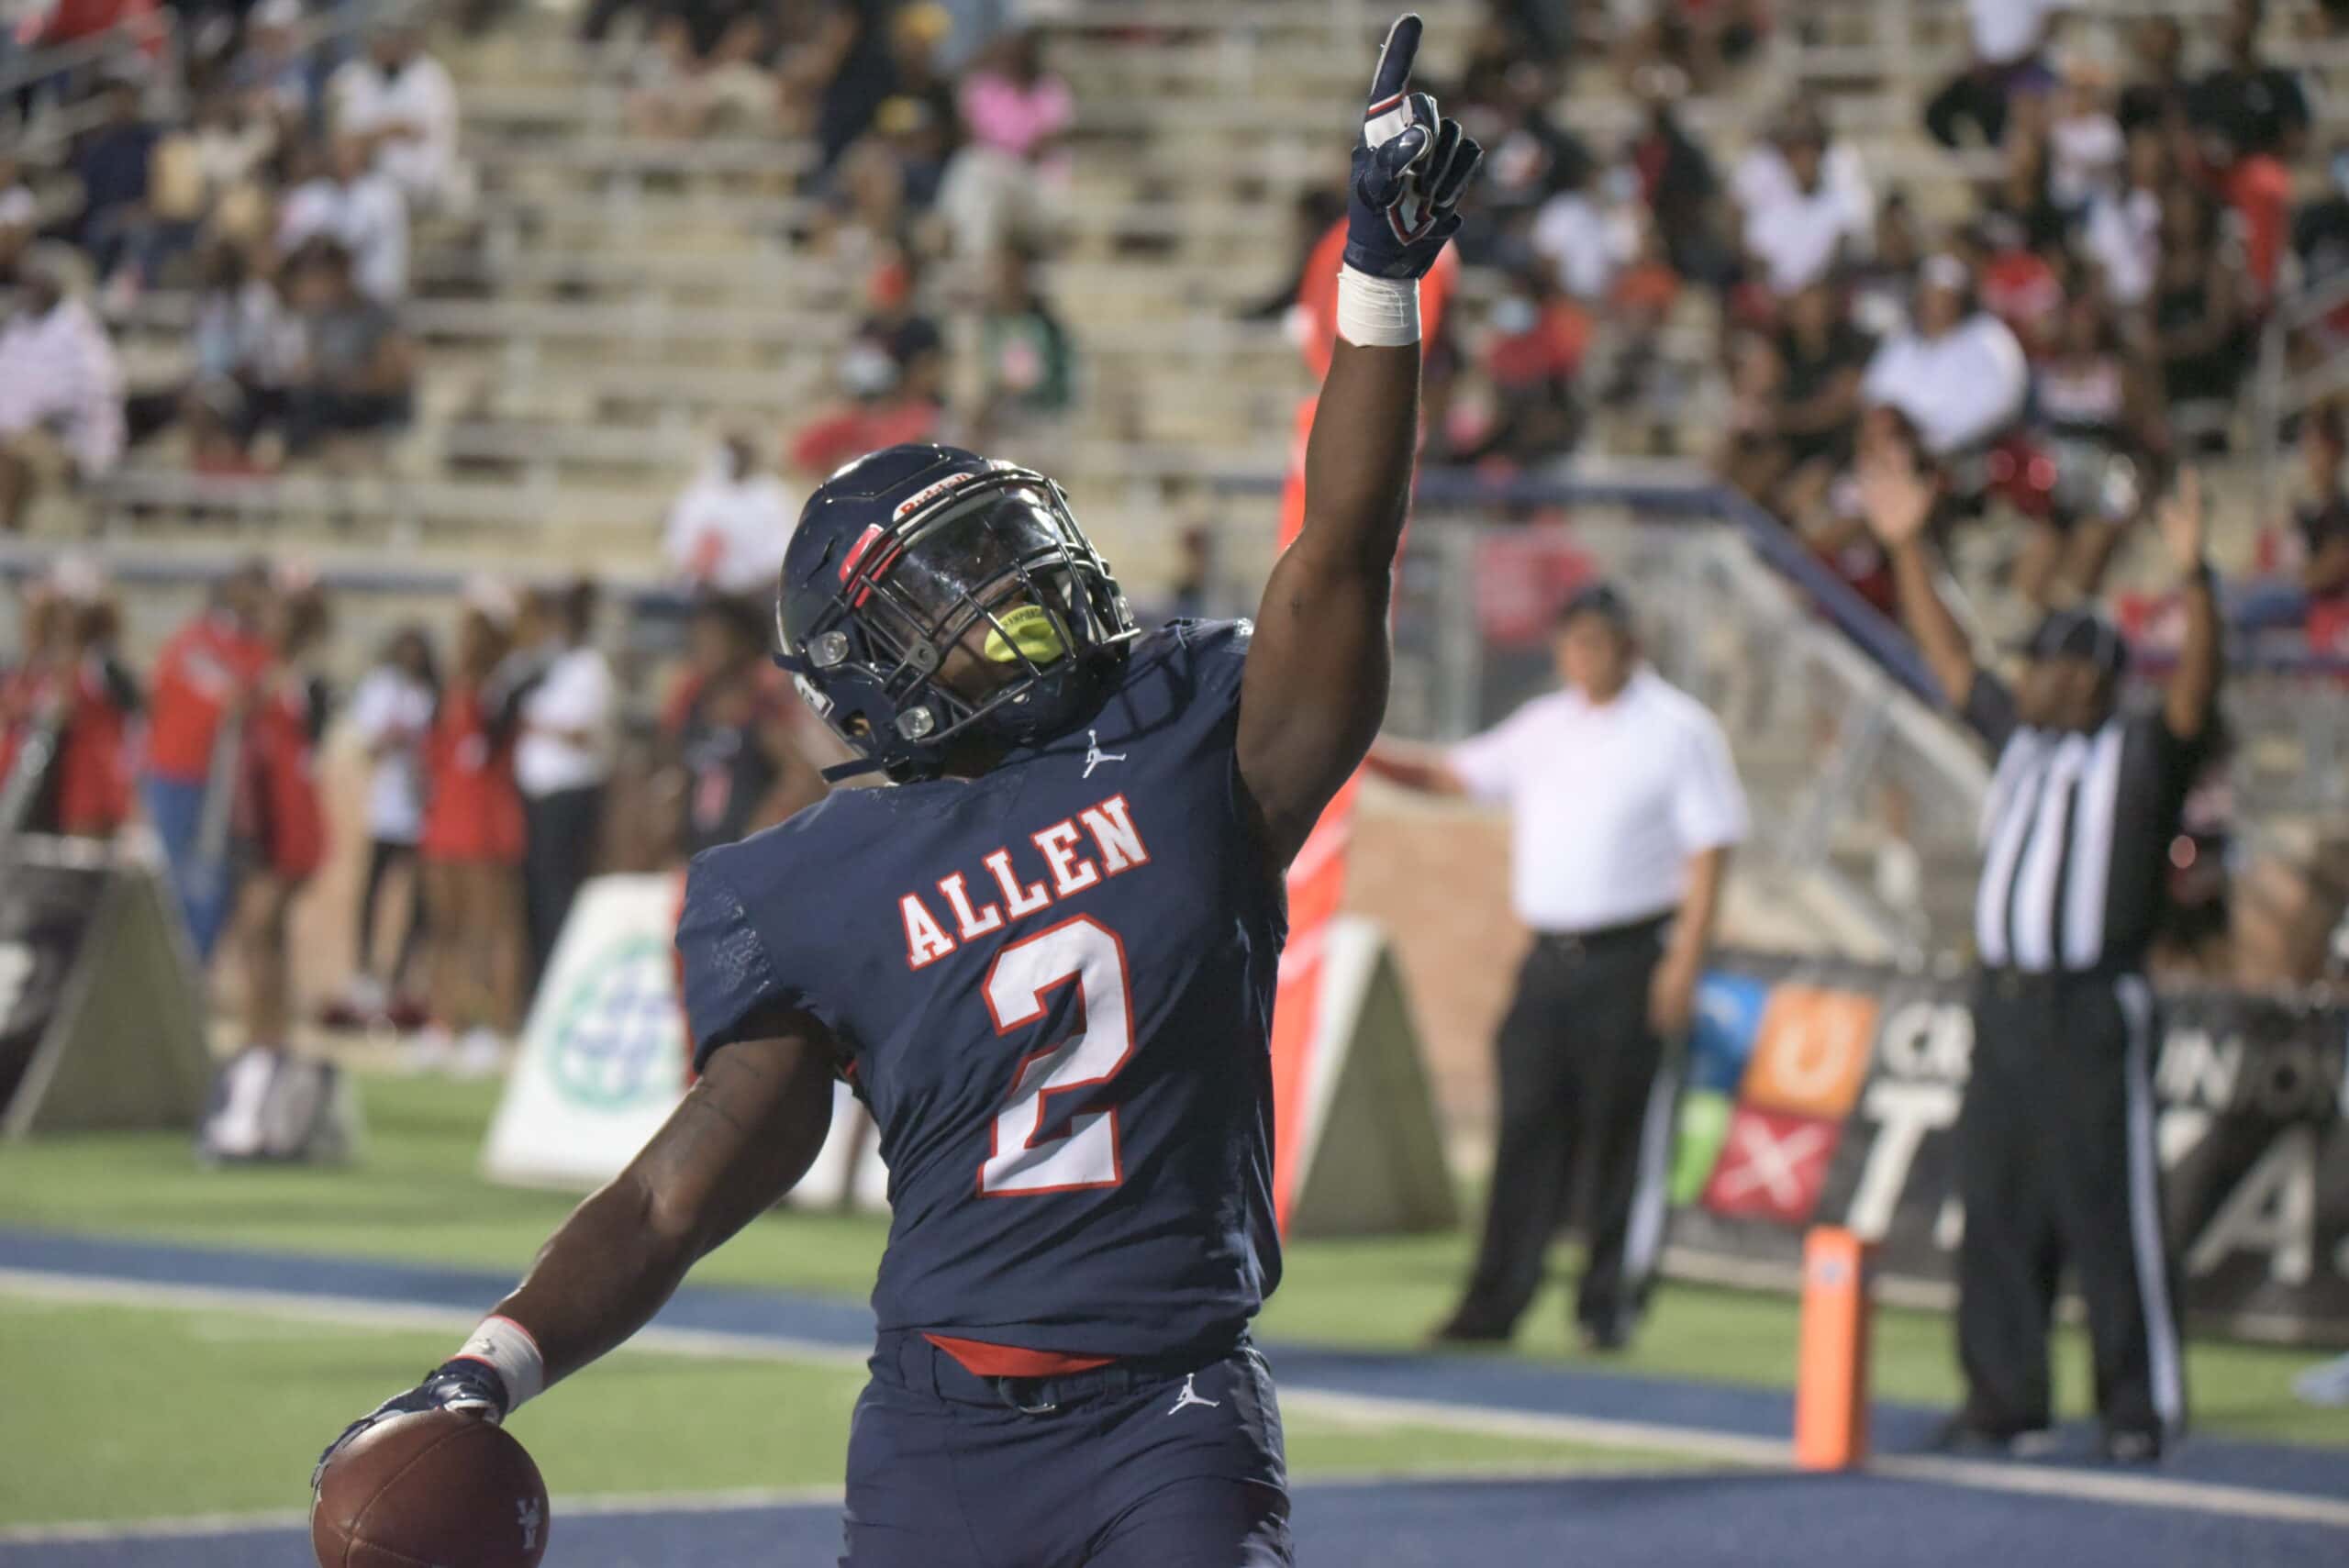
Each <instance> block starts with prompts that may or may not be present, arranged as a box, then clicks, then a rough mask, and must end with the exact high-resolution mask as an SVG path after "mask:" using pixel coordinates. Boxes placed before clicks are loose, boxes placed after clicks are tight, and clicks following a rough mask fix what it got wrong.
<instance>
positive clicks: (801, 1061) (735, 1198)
mask: <svg viewBox="0 0 2349 1568" xmlns="http://www.w3.org/2000/svg"><path fill="white" fill-rule="evenodd" d="M832 1061H833V1057H832V1055H831V1053H830V1051H829V1041H827V1040H825V1038H824V1035H823V1026H822V1025H820V1024H818V1023H817V1022H816V1020H814V1019H813V1018H807V1017H805V1016H804V1015H796V1016H794V1018H793V1019H792V1021H791V1023H790V1025H789V1026H788V1027H784V1028H781V1029H778V1032H777V1033H776V1034H775V1035H774V1037H773V1038H769V1039H763V1040H743V1041H741V1042H740V1043H739V1044H735V1045H729V1046H728V1047H727V1048H726V1049H725V1050H723V1051H719V1052H718V1054H717V1055H715V1056H713V1057H711V1058H710V1062H709V1071H708V1072H707V1073H704V1074H703V1075H702V1076H701V1078H700V1079H699V1080H698V1081H696V1083H695V1084H694V1086H693V1088H692V1090H691V1091H689V1092H688V1093H687V1094H686V1095H685V1100H684V1101H683V1103H681V1104H680V1105H679V1106H677V1108H676V1110H675V1111H674V1112H673V1113H671V1115H670V1117H669V1119H668V1121H666V1122H665V1123H663V1124H662V1128H661V1130H660V1131H659V1132H657V1133H655V1134H653V1135H652V1139H651V1141H650V1142H648V1143H646V1144H645V1146H644V1148H643V1149H642V1150H641V1151H639V1152H638V1154H637V1156H636V1158H635V1159H634V1160H632V1161H630V1162H629V1167H628V1169H627V1170H625V1171H622V1172H621V1173H619V1174H618V1176H617V1177H615V1178H613V1180H612V1181H611V1183H610V1184H608V1185H607V1186H606V1187H604V1188H603V1190H601V1191H600V1192H598V1193H596V1195H594V1196H592V1197H590V1198H588V1199H587V1201H586V1202H584V1203H583V1204H581V1205H580V1206H579V1207H577V1208H575V1209H573V1211H572V1214H571V1218H568V1219H566V1220H564V1221H563V1222H562V1228H561V1229H558V1230H557V1231H556V1232H555V1233H554V1235H553V1236H551V1238H549V1239H548V1240H547V1244H546V1246H545V1247H543V1248H542V1249H540V1252H539V1258H538V1262H536V1263H535V1264H533V1265H532V1267H531V1269H530V1273H529V1276H528V1277H527V1278H525V1279H524V1280H523V1281H522V1283H521V1284H520V1285H519V1286H518V1287H517V1288H516V1290H515V1292H514V1294H513V1295H511V1296H507V1298H506V1299H505V1300H504V1301H501V1302H499V1303H498V1304H497V1307H496V1312H495V1316H497V1317H499V1318H507V1319H508V1320H510V1321H512V1322H516V1323H519V1324H521V1325H523V1326H524V1327H525V1328H527V1329H529V1333H530V1336H531V1338H532V1339H534V1340H537V1341H538V1347H539V1353H540V1355H541V1356H542V1357H543V1358H544V1362H545V1365H544V1373H545V1381H546V1383H549V1384H551V1383H553V1382H554V1381H556V1380H557V1379H558V1378H562V1377H564V1376H567V1375H569V1374H570V1373H573V1372H576V1371H577V1370H579V1368H581V1367H583V1366H585V1365H586V1364H587V1363H588V1362H591V1361H594V1360H595V1359H596V1357H597V1356H600V1355H602V1354H603V1353H604V1352H605V1351H609V1350H611V1349H612V1348H613V1347H615V1346H617V1345H618V1344H619V1343H620V1342H621V1341H622V1340H626V1339H627V1338H628V1337H629V1335H631V1334H633V1333H635V1332H636V1331H637V1330H638V1329H640V1328H642V1327H643V1326H644V1325H645V1324H646V1323H647V1322H649V1321H651V1318H652V1315H653V1314H654V1313H655V1312H658V1311H659V1310H660V1309H661V1304H662V1302H664V1301H666V1300H668V1299H669V1296H670V1293H671V1292H672V1291H674V1290H675V1289H676V1288H677V1285H678V1284H679V1283H680V1282H681V1281H683V1280H684V1278H685V1271H687V1270H688V1269H690V1268H692V1267H693V1265H694V1264H695V1263H696V1262H700V1261H701V1259H702V1258H703V1256H704V1255H706V1254H707V1253H708V1252H710V1251H712V1250H714V1249H715V1248H717V1247H718V1245H719V1244H720V1243H721V1242H723V1241H725V1240H727V1239H728V1238H729V1237H731V1236H732V1235H733V1234H734V1233H735V1232H736V1231H738V1230H740V1229H742V1227H743V1226H745V1225H747V1224H749V1223H750V1222H751V1220H753V1219H755V1218H758V1217H759V1216H760V1215H761V1214H763V1213H764V1212H765V1211H766V1210H767V1209H769V1208H771V1207H774V1204H775V1202H776V1201H777V1200H778V1199H780V1198H781V1197H782V1196H783V1195H784V1194H785V1193H787V1192H789V1191H790V1190H791V1188H792V1186H793V1185H794V1184H796V1183H797V1181H798V1180H799V1178H800V1177H801V1176H802V1175H804V1174H806V1173H807V1167H808V1165H809V1164H810V1163H811V1162H813V1161H814V1160H815V1158H816V1151H818V1150H819V1149H821V1148H822V1147H823V1143H824V1135H825V1133H826V1132H827V1131H829V1129H830V1127H831V1121H832V1070H831V1062H832Z"/></svg>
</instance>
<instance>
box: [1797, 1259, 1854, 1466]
mask: <svg viewBox="0 0 2349 1568" xmlns="http://www.w3.org/2000/svg"><path fill="white" fill-rule="evenodd" d="M1868 1332H1869V1328H1868V1256H1867V1247H1866V1245H1865V1243H1864V1242H1862V1241H1861V1240H1860V1239H1859V1238H1858V1237H1857V1236H1855V1235H1854V1234H1853V1233H1852V1232H1851V1231H1849V1230H1845V1229H1841V1228H1839V1227H1836V1226H1831V1225H1821V1226H1816V1227H1814V1228H1813V1229H1811V1231H1810V1233H1809V1235H1808V1236H1806V1237H1805V1238H1804V1239H1803V1248H1802V1351H1801V1356H1800V1359H1799V1361H1798V1363H1797V1365H1796V1368H1795V1463H1796V1464H1797V1465H1798V1467H1800V1468H1801V1469H1804V1470H1849V1469H1852V1468H1854V1467H1855V1466H1857V1465H1860V1464H1862V1463H1865V1462H1866V1460H1867V1457H1868Z"/></svg>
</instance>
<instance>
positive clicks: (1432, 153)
mask: <svg viewBox="0 0 2349 1568" xmlns="http://www.w3.org/2000/svg"><path fill="white" fill-rule="evenodd" d="M1419 29H1420V23H1419V17H1418V16H1417V15H1415V14H1411V13H1406V14H1405V15H1403V16H1402V17H1397V19H1396V22H1395V25H1394V27H1392V28H1388V29H1387V33H1386V46H1385V47H1384V48H1382V49H1381V50H1379V51H1378V70H1377V72H1375V74H1374V75H1373V76H1372V77H1371V83H1370V106H1369V107H1368V108H1366V109H1364V111H1363V117H1362V138H1361V139H1360V140H1358V141H1356V142H1355V143H1354V168H1353V189H1352V200H1351V201H1350V202H1349V203H1348V205H1347V212H1346V253H1345V260H1346V265H1347V266H1349V267H1352V268H1353V269H1354V270H1355V271H1356V272H1366V273H1368V274H1369V275H1370V276H1372V277H1374V278H1423V277H1425V276H1427V273H1428V269H1429V268H1430V267H1432V266H1434V265H1435V259H1436V258H1437V257H1438V256H1440V255H1442V253H1443V245H1444V241H1445V240H1447V239H1451V238H1452V236H1453V231H1454V230H1456V229H1457V228H1459V227H1460V213H1459V210H1458V209H1459V206H1460V197H1461V195H1462V193H1463V192H1464V191H1466V190H1467V188H1468V182H1469V180H1470V179H1471V178H1472V177H1473V176H1474V175H1475V172H1476V165H1477V164H1478V163H1479V162H1480V161H1483V159H1484V156H1485V150H1484V149H1483V148H1481V147H1479V146H1477V145H1476V143H1475V139H1473V138H1470V137H1467V136H1464V135H1462V134H1461V130H1460V122H1459V121H1458V120H1448V119H1443V118H1442V117H1439V116H1438V115H1437V113H1436V107H1435V99H1433V98H1432V97H1431V96H1429V95H1427V94H1425V93H1414V92H1412V91H1411V62H1412V61H1413V60H1414V59H1415V58H1417V56H1418V54H1419Z"/></svg>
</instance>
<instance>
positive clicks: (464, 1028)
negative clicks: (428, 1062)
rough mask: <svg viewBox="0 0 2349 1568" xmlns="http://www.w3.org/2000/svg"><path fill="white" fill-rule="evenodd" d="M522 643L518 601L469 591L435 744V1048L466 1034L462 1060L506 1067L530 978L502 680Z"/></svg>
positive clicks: (430, 781) (428, 825)
mask: <svg viewBox="0 0 2349 1568" xmlns="http://www.w3.org/2000/svg"><path fill="white" fill-rule="evenodd" d="M512 647H513V600H512V598H511V597H510V595H505V594H503V593H502V592H494V591H492V590H491V589H490V588H489V587H488V586H487V585H477V586H476V587H475V588H474V589H473V591H472V592H470V593H469V594H468V595H467V602H466V606H465V612H464V617H463V619H462V621H461V622H460V623H459V626H458V629H457V652H456V658H455V661H454V668H453V669H452V670H451V673H450V679H449V684H447V686H445V687H444V688H442V690H441V693H440V703H439V705H438V706H437V708H436V709H435V711H434V713H433V717H432V727H431V728H430V729H429V731H428V732H427V733H426V736H425V741H424V765H425V781H426V784H425V787H426V801H425V808H424V833H423V837H422V839H421V840H420V841H419V842H418V845H417V849H418V851H419V853H420V855H421V857H422V859H423V862H424V897H425V907H426V910H427V911H428V926H427V929H428V932H429V945H430V950H431V953H430V967H429V970H428V973H429V974H430V975H431V976H432V989H433V999H434V1004H435V1006H436V1007H437V1008H438V1009H439V1011H440V1020H439V1025H438V1026H437V1029H436V1030H435V1032H434V1033H433V1034H431V1035H429V1037H428V1040H427V1050H428V1051H429V1052H434V1053H437V1052H438V1051H441V1050H444V1049H445V1048H446V1047H447V1045H448V1044H449V1042H450V1036H451V1034H453V1035H455V1036H457V1037H458V1040H457V1044H458V1059H457V1060H458V1065H459V1066H460V1067H461V1068H462V1069H464V1070H466V1071H469V1072H481V1073H487V1072H493V1071H495V1069H496V1067H497V1066H498V1064H499V1063H500V1062H501V1061H502V1059H503V1057H504V1053H505V1042H506V1038H507V1036H509V1035H510V1034H512V1032H513V1031H514V1029H515V1028H516V1027H517V1024H518V1019H517V1018H516V1016H515V1015H516V1011H517V1007H518V995H519V989H520V984H521V951H522V950H521V932H522V904H521V879H520V867H521V864H522V796H521V792H520V791H519V790H518V789H517V788H516V786H515V783H514V725H513V719H512V715H511V714H510V713H508V712H507V711H505V709H506V708H507V706H508V705H507V701H506V698H505V695H504V694H503V693H502V691H501V689H500V684H499V682H498V680H497V670H498V666H499V664H500V663H501V662H503V661H504V660H505V658H506V656H507V653H508V652H509V651H511V650H512Z"/></svg>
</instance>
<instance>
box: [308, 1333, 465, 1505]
mask: <svg viewBox="0 0 2349 1568" xmlns="http://www.w3.org/2000/svg"><path fill="white" fill-rule="evenodd" d="M426 1410H461V1411H462V1412H464V1413H465V1414H467V1415H469V1416H478V1417H480V1418H482V1419H483V1420H484V1421H487V1422H488V1423H490V1425H492V1426H495V1425H496V1424H497V1423H498V1422H500V1421H502V1420H504V1419H505V1418H506V1380H505V1379H504V1378H502V1377H500V1376H498V1375H497V1369H496V1368H495V1367H494V1366H492V1365H490V1364H489V1363H488V1362H482V1361H474V1360H473V1359H472V1358H471V1357H467V1358H465V1359H463V1360H462V1361H451V1362H441V1363H440V1367H439V1368H438V1369H437V1370H436V1371H434V1372H433V1373H432V1375H430V1376H429V1377H428V1378H426V1379H425V1380H424V1381H423V1382H422V1383H420V1384H417V1385H416V1386H415V1387H414V1388H411V1389H409V1390H408V1391H407V1392H406V1394H401V1395H395V1396H393V1397H392V1398H389V1399H386V1400H384V1402H383V1403H382V1404H381V1405H378V1406H376V1407H374V1408H373V1410H370V1411H369V1412H367V1414H365V1415H364V1416H362V1417H360V1418H359V1419H357V1420H355V1421H353V1422H351V1425H349V1426H347V1427H345V1428H343V1429H342V1435H341V1436H340V1437H339V1438H337V1439H335V1440H334V1441H332V1442H330V1443H328V1445H327V1451H326V1452H324V1453H322V1454H320V1455H318V1462H317V1468H316V1469H314V1470H312V1471H311V1472H310V1490H311V1491H313V1492H316V1491H317V1489H318V1482H319V1481H320V1480H321V1479H323V1478H324V1476H325V1475H326V1473H327V1465H328V1462H331V1461H332V1460H333V1458H334V1456H335V1455H336V1454H339V1453H340V1452H341V1451H343V1450H344V1449H347V1448H349V1447H350V1446H351V1444H352V1443H354V1442H357V1441H358V1440H359V1439H360V1438H361V1436H362V1435H363V1434H365V1433H367V1432H370V1431H373V1429H375V1428H377V1427H380V1426H382V1425H383V1424H384V1422H385V1421H388V1420H391V1419H393V1418H395V1417H399V1416H415V1415H419V1414H421V1413H422V1412H424V1411H426Z"/></svg>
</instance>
